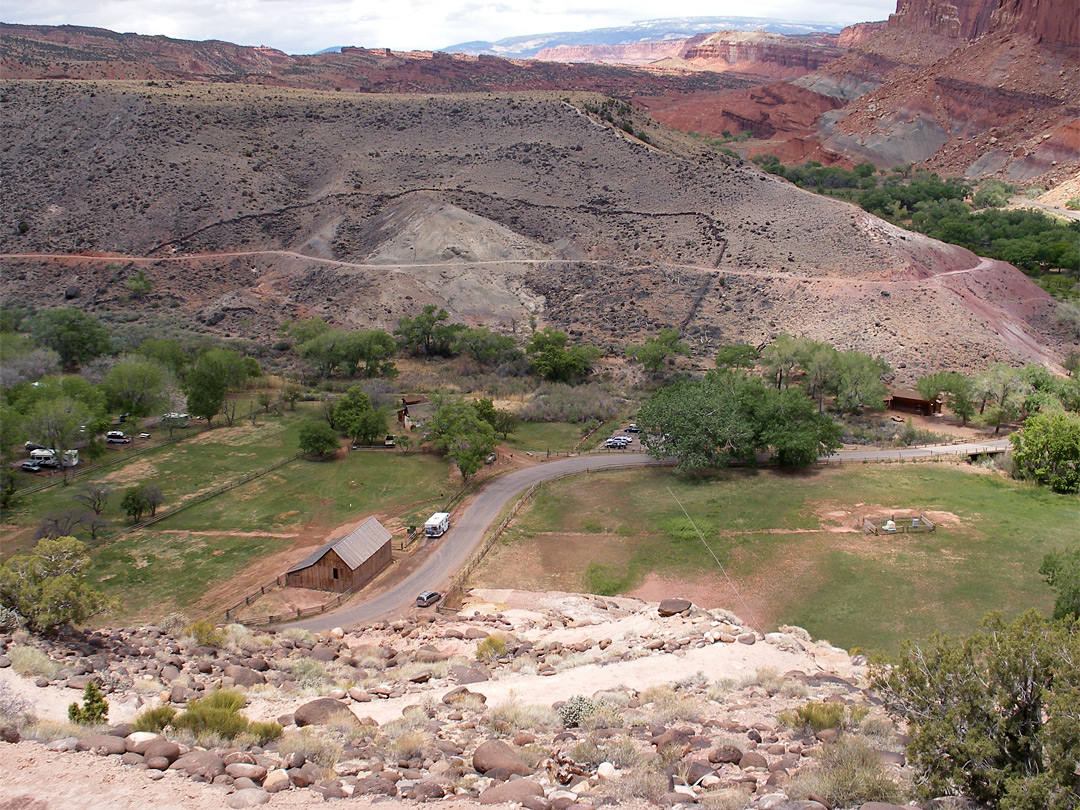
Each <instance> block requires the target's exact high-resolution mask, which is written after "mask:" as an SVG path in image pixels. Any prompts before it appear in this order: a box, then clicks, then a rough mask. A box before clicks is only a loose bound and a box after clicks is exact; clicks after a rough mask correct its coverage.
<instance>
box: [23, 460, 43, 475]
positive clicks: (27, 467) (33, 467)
mask: <svg viewBox="0 0 1080 810" xmlns="http://www.w3.org/2000/svg"><path fill="white" fill-rule="evenodd" d="M22 469H23V472H29V473H35V472H41V465H40V464H38V463H37V462H36V461H24V462H23V463H22Z"/></svg>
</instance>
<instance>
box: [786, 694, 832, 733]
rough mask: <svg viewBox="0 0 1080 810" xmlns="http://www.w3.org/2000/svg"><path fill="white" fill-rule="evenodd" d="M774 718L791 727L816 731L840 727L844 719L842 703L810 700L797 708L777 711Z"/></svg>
mask: <svg viewBox="0 0 1080 810" xmlns="http://www.w3.org/2000/svg"><path fill="white" fill-rule="evenodd" d="M776 719H777V720H779V721H780V722H781V723H783V724H784V725H785V726H787V727H788V728H792V729H810V730H811V731H814V732H818V731H824V730H825V729H827V728H840V725H841V723H842V722H843V720H844V704H843V703H821V702H818V701H810V702H809V703H806V704H804V705H802V706H799V707H798V708H797V709H787V710H785V711H782V712H780V713H778V714H777V715H776Z"/></svg>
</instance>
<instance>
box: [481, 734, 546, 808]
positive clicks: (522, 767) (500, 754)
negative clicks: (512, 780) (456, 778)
mask: <svg viewBox="0 0 1080 810" xmlns="http://www.w3.org/2000/svg"><path fill="white" fill-rule="evenodd" d="M473 767H474V768H476V770H477V771H479V772H480V773H483V774H486V773H487V772H488V771H494V770H501V771H506V772H508V773H516V774H518V775H519V776H527V775H529V774H531V773H532V770H531V769H530V768H529V766H528V765H526V764H525V763H524V762H522V761H521V757H519V756H518V755H517V754H516V753H514V749H512V748H511V747H510V746H509V745H507V744H506V743H504V742H502V741H501V740H488V741H487V742H484V743H480V745H478V746H477V747H476V751H474V752H473ZM507 801H511V800H507Z"/></svg>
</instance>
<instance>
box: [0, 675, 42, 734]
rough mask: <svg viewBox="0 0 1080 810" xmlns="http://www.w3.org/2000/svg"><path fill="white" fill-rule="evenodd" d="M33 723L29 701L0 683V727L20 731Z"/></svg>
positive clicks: (31, 707)
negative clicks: (8, 727) (13, 728)
mask: <svg viewBox="0 0 1080 810" xmlns="http://www.w3.org/2000/svg"><path fill="white" fill-rule="evenodd" d="M33 721H34V713H33V706H32V705H31V704H30V701H28V700H26V699H25V698H23V697H22V696H21V695H17V694H15V692H14V691H12V690H11V688H10V687H8V686H7V685H6V684H4V683H3V682H0V726H14V727H15V728H18V729H21V728H22V727H23V726H25V725H27V724H29V723H32V722H33Z"/></svg>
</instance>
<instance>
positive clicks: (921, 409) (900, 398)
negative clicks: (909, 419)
mask: <svg viewBox="0 0 1080 810" xmlns="http://www.w3.org/2000/svg"><path fill="white" fill-rule="evenodd" d="M885 407H887V408H888V409H889V410H892V411H903V412H904V413H917V414H920V415H922V416H934V415H935V414H939V413H941V400H940V399H927V398H926V397H924V396H923V395H922V394H920V393H919V392H918V391H912V390H909V389H905V388H900V389H897V390H896V391H893V392H892V393H891V394H889V396H888V397H887V398H886V399H885Z"/></svg>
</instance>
